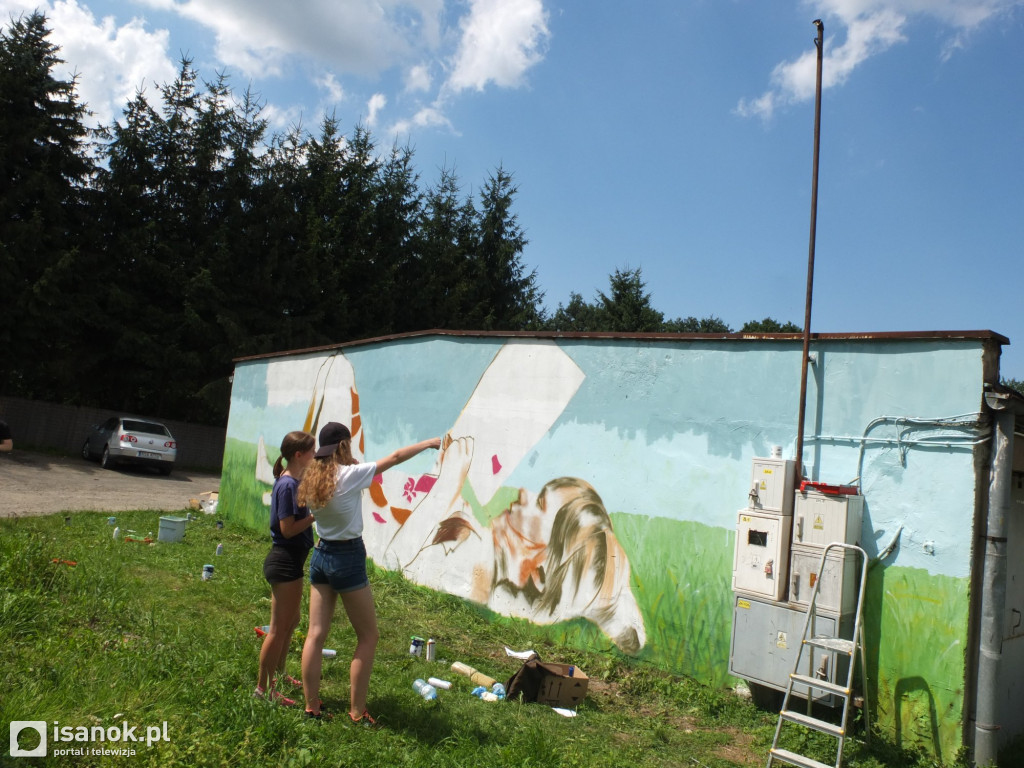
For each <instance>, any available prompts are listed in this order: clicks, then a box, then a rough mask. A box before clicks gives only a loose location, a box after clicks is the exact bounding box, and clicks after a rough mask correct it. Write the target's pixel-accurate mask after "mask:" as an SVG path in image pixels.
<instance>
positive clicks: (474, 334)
mask: <svg viewBox="0 0 1024 768" xmlns="http://www.w3.org/2000/svg"><path fill="white" fill-rule="evenodd" d="M425 336H454V337H459V338H509V339H622V340H630V341H751V340H763V341H799V340H801V339H803V334H802V333H628V332H618V331H573V332H563V331H457V330H449V329H445V328H431V329H429V330H424V331H409V332H407V333H395V334H389V335H387V336H375V337H373V338H368V339H358V340H355V341H343V342H338V343H335V344H325V345H322V346H318V347H305V348H303V349H290V350H284V351H281V352H265V353H262V354H258V355H246V356H245V357H236V358H233V359H232V362H234V363H242V362H246V361H249V360H266V359H268V358H274V357H290V356H292V355H303V354H312V353H315V352H327V351H330V350H335V349H348V348H351V347H360V346H365V345H367V344H381V343H384V342H390V341H404V340H407V339H417V338H423V337H425ZM915 339H917V340H923V339H947V340H963V341H967V340H973V341H994V342H996V343H998V344H1000V345H1003V346H1007V345H1009V343H1010V340H1009V338H1007V337H1006V336H1003V335H1002V334H1000V333H996V332H995V331H985V330H980V331H869V332H861V333H812V334H811V340H812V341H870V340H879V341H911V340H915Z"/></svg>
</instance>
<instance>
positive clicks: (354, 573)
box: [309, 538, 370, 592]
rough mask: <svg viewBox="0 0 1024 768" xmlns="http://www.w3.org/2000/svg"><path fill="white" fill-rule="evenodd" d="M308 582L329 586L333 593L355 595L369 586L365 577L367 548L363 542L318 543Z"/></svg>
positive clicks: (311, 560) (353, 540)
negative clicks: (350, 593)
mask: <svg viewBox="0 0 1024 768" xmlns="http://www.w3.org/2000/svg"><path fill="white" fill-rule="evenodd" d="M309 582H310V584H328V585H330V587H331V589H333V590H334V591H335V592H355V591H356V590H357V589H362V588H363V587H368V586H370V580H369V579H368V578H367V576H366V545H364V544H363V540H362V538H358V539H349V540H348V541H327V540H326V539H320V541H319V542H317V545H316V547H315V548H314V549H313V557H312V558H310V561H309Z"/></svg>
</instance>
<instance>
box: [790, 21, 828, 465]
mask: <svg viewBox="0 0 1024 768" xmlns="http://www.w3.org/2000/svg"><path fill="white" fill-rule="evenodd" d="M814 26H816V27H817V28H818V37H817V39H816V40H815V41H814V45H815V46H816V47H817V49H818V73H817V80H816V83H815V86H814V161H813V163H812V166H811V242H810V245H809V246H808V251H807V298H806V301H805V303H804V346H803V355H802V356H801V359H800V417H799V418H798V419H797V427H796V471H797V473H798V474H799V475H800V477H803V476H804V474H803V472H804V465H803V461H804V414H805V411H806V410H807V361H808V358H809V356H810V347H811V295H812V294H813V292H814V239H815V235H816V232H817V226H818V154H819V148H820V146H821V55H822V50H823V49H824V47H825V25H824V24H822V23H821V19H815V20H814Z"/></svg>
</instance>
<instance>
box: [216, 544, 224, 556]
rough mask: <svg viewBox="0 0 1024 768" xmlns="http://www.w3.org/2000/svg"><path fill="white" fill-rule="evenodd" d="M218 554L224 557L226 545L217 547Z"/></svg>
mask: <svg viewBox="0 0 1024 768" xmlns="http://www.w3.org/2000/svg"><path fill="white" fill-rule="evenodd" d="M217 554H218V555H223V554H224V545H223V544H218V545H217Z"/></svg>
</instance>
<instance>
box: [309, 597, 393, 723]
mask: <svg viewBox="0 0 1024 768" xmlns="http://www.w3.org/2000/svg"><path fill="white" fill-rule="evenodd" d="M341 601H342V604H343V605H344V606H345V613H347V614H348V619H349V621H350V622H352V629H354V630H355V633H356V649H355V653H354V654H353V655H352V664H351V666H350V667H349V685H350V687H351V696H350V700H349V710H348V711H349V715H351V717H352V718H353V719H359V718H360V717H362V714H363V712H365V711H366V696H367V694H368V692H369V690H370V673H371V672H372V671H373V658H374V656H375V655H376V652H377V640H378V639H379V638H380V632H379V631H378V629H377V610H376V608H375V607H374V604H373V591H372V590H371V589H370V587H369V586H366V587H362V588H360V589H357V590H355V591H354V592H343V593H342V595H341ZM303 675H305V669H303Z"/></svg>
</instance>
